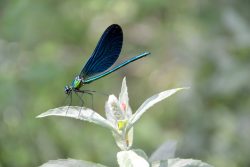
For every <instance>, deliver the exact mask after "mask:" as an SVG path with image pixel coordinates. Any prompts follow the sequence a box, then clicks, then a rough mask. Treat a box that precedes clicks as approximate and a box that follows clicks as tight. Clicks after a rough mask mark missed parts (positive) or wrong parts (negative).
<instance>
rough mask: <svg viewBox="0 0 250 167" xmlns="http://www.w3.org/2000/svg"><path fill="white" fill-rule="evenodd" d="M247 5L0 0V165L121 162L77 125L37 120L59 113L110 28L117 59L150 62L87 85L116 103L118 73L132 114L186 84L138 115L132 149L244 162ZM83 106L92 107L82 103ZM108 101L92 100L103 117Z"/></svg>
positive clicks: (248, 101)
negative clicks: (118, 38)
mask: <svg viewBox="0 0 250 167" xmlns="http://www.w3.org/2000/svg"><path fill="white" fill-rule="evenodd" d="M249 9H250V2H249V1H243V0H231V1H226V0H224V1H200V0H189V1H180V0H177V1H170V0H167V1H165V0H154V1H151V0H138V1H133V0H126V1H122V0H106V1H104V0H85V1H76V0H73V1H59V0H54V1H49V0H43V1H42V0H41V1H31V0H19V1H18V0H14V1H7V0H6V1H4V0H0V107H1V108H0V166H1V167H28V166H38V165H41V164H42V163H45V162H47V161H48V160H53V159H59V158H68V157H71V158H74V159H84V160H88V161H94V162H98V163H102V164H105V165H109V166H117V163H116V152H117V151H119V149H118V148H117V146H116V145H115V142H114V140H113V138H112V135H111V133H110V132H109V131H108V130H106V129H104V128H101V127H98V126H95V125H93V124H90V123H87V122H82V121H78V120H74V119H67V118H61V117H50V118H45V119H36V118H35V117H36V116H37V115H38V114H40V113H42V112H45V111H47V110H48V109H50V108H55V107H58V106H62V105H65V102H64V100H65V98H66V96H65V94H64V91H63V89H64V86H65V85H66V84H69V83H70V82H71V81H72V79H73V78H74V77H75V76H76V75H77V74H78V73H79V72H80V70H81V68H82V66H83V65H84V63H85V61H86V60H87V59H88V58H89V56H90V55H91V53H92V51H93V50H94V48H95V46H96V43H97V41H98V40H99V38H100V36H101V34H102V32H103V31H104V30H105V29H106V27H107V26H109V25H110V24H112V23H118V24H120V25H121V26H122V28H123V31H124V45H123V50H122V53H121V56H120V58H119V60H118V61H117V63H119V62H122V61H123V60H126V59H128V58H130V57H132V56H135V55H137V54H139V53H141V52H143V51H150V52H151V53H152V54H151V56H149V57H147V58H144V59H142V60H140V61H137V62H134V63H132V64H130V65H128V66H126V67H124V68H122V69H120V70H119V71H117V72H115V73H113V74H112V75H109V76H107V77H105V78H103V79H101V80H98V81H96V82H94V83H92V84H91V85H88V86H86V87H85V88H86V89H92V90H97V91H99V92H105V93H108V94H115V95H118V93H119V91H120V86H121V82H122V78H123V77H124V76H126V77H127V84H128V89H129V97H130V103H131V107H132V109H133V110H134V111H135V110H136V109H137V108H138V107H139V105H140V104H141V103H142V102H143V101H144V100H145V99H146V98H148V97H149V96H151V95H153V94H155V93H158V92H160V91H163V90H166V89H170V88H175V87H181V86H190V87H191V89H190V90H188V91H182V92H180V93H178V94H177V95H175V96H173V97H171V98H169V99H167V100H165V101H163V102H161V103H159V104H157V106H155V107H153V108H151V109H150V111H149V112H148V113H146V114H145V115H144V116H143V117H142V119H141V120H140V122H139V123H138V124H137V125H136V127H135V141H134V148H141V149H143V150H145V151H146V153H147V154H148V155H150V154H151V153H152V152H153V151H154V150H155V149H156V148H157V147H158V146H159V145H160V144H162V143H163V142H165V141H166V140H176V141H178V148H177V153H176V156H177V157H181V158H194V159H201V160H203V161H205V162H208V163H210V164H213V165H214V166H221V167H225V166H226V167H239V166H242V167H243V166H250V159H249V156H250V112H249V108H250V96H249V94H250V55H249V54H250V14H249ZM84 99H85V101H86V105H87V106H88V105H89V104H90V100H89V97H88V96H87V95H86V96H85V97H84ZM105 100H107V97H105V96H100V95H97V94H96V95H94V106H95V110H97V111H98V112H99V113H100V114H102V115H104V103H105ZM74 101H75V103H76V104H77V103H78V104H79V101H77V99H76V98H75V99H74ZM66 104H67V102H66ZM89 106H90V105H89Z"/></svg>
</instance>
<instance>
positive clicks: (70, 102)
mask: <svg viewBox="0 0 250 167" xmlns="http://www.w3.org/2000/svg"><path fill="white" fill-rule="evenodd" d="M69 96H70V101H69V106H68V108H67V111H66V115H67V113H68V111H69V107H70V106H71V104H72V92H71V93H70V94H69Z"/></svg>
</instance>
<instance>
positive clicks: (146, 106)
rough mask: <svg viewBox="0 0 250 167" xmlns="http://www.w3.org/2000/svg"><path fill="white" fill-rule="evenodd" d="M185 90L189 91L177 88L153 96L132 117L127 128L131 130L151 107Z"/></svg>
mask: <svg viewBox="0 0 250 167" xmlns="http://www.w3.org/2000/svg"><path fill="white" fill-rule="evenodd" d="M183 89H187V88H176V89H170V90H166V91H164V92H161V93H158V94H156V95H154V96H151V97H150V98H148V99H147V100H146V101H145V102H144V103H143V104H142V105H141V106H140V107H139V109H138V110H137V111H136V112H135V113H134V114H133V115H132V117H131V118H130V120H129V122H128V126H127V128H128V129H129V128H131V126H132V125H133V124H134V123H135V122H136V121H138V120H139V119H140V117H141V116H142V114H143V113H144V112H145V111H147V110H148V109H149V108H150V107H152V106H153V105H154V104H156V103H158V102H160V101H162V100H164V99H165V98H167V97H169V96H171V95H173V94H175V93H176V92H178V91H179V90H183Z"/></svg>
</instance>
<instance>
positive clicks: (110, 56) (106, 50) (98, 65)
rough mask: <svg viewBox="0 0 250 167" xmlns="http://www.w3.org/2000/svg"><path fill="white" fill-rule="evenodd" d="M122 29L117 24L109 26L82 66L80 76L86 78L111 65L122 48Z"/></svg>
mask: <svg viewBox="0 0 250 167" xmlns="http://www.w3.org/2000/svg"><path fill="white" fill-rule="evenodd" d="M122 42H123V34H122V29H121V27H120V26H119V25H117V24H112V25H111V26H109V27H108V28H107V29H106V30H105V31H104V33H103V34H102V36H101V38H100V40H99V42H98V44H97V46H96V48H95V50H94V52H93V53H92V55H91V57H90V58H89V60H88V61H87V63H86V64H85V66H84V67H83V69H82V71H81V73H80V77H83V78H85V79H87V78H88V77H91V76H93V75H95V74H98V73H101V72H103V71H105V70H107V69H108V68H109V67H111V66H112V65H113V64H114V63H115V61H116V60H117V58H118V57H119V54H120V52H121V49H122Z"/></svg>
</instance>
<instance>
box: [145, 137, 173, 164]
mask: <svg viewBox="0 0 250 167" xmlns="http://www.w3.org/2000/svg"><path fill="white" fill-rule="evenodd" d="M176 144H177V142H176V141H166V142H165V143H163V144H162V145H161V146H160V147H159V148H157V150H156V151H155V152H154V153H153V154H152V155H151V157H150V158H149V161H150V162H154V161H162V160H167V159H169V158H174V156H175V150H176Z"/></svg>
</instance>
